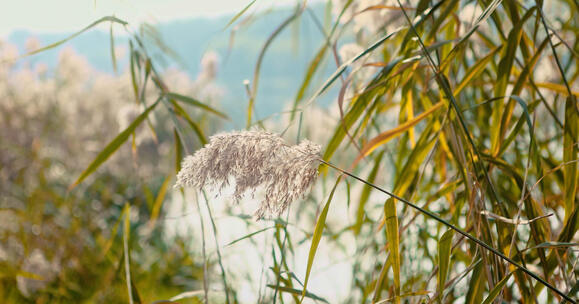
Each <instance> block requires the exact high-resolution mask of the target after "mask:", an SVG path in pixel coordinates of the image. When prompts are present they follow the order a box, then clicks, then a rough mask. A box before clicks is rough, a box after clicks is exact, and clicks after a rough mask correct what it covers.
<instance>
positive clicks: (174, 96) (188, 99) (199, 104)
mask: <svg viewBox="0 0 579 304" xmlns="http://www.w3.org/2000/svg"><path fill="white" fill-rule="evenodd" d="M165 95H166V96H167V97H168V98H170V99H176V100H179V101H182V102H185V103H187V104H189V105H192V106H194V107H198V108H201V109H203V110H205V111H208V112H210V113H213V114H215V115H217V116H219V117H221V118H224V119H229V116H227V115H226V114H224V113H222V112H220V111H217V110H215V109H214V108H212V107H210V106H208V105H206V104H204V103H202V102H200V101H198V100H196V99H194V98H191V97H189V96H185V95H181V94H177V93H167V94H165Z"/></svg>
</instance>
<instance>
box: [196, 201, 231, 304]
mask: <svg viewBox="0 0 579 304" xmlns="http://www.w3.org/2000/svg"><path fill="white" fill-rule="evenodd" d="M203 198H204V199H205V205H206V206H207V212H209V219H211V226H213V236H214V239H215V250H216V251H217V262H218V263H219V267H220V268H221V279H222V280H223V287H224V288H225V302H226V303H227V304H229V303H231V302H230V300H229V287H227V278H226V276H225V268H224V267H223V262H222V261H221V251H220V250H219V242H218V241H217V226H216V225H215V221H214V220H213V212H211V207H210V206H209V200H208V199H207V193H205V191H203Z"/></svg>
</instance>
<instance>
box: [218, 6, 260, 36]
mask: <svg viewBox="0 0 579 304" xmlns="http://www.w3.org/2000/svg"><path fill="white" fill-rule="evenodd" d="M255 1H257V0H253V1H251V2H249V4H248V5H246V6H245V7H244V8H243V9H242V10H241V11H240V12H239V13H237V14H236V15H235V16H233V18H231V20H229V22H227V25H225V27H224V28H223V30H225V29H226V28H228V27H229V26H230V25H232V24H233V22H235V21H236V20H237V19H239V17H241V16H243V14H244V13H245V12H246V11H247V10H248V9H249V8H250V7H251V6H252V5H253V4H254V3H255Z"/></svg>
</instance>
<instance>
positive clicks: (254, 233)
mask: <svg viewBox="0 0 579 304" xmlns="http://www.w3.org/2000/svg"><path fill="white" fill-rule="evenodd" d="M273 228H275V226H271V227H265V228H263V229H259V230H257V231H254V232H252V233H250V234H247V235H244V236H242V237H240V238H238V239H235V240H233V241H231V242H229V243H227V244H226V245H225V247H227V246H231V245H233V244H235V243H237V242H241V241H243V240H245V239H249V238H251V237H253V236H254V235H256V234H260V233H262V232H264V231H267V230H269V229H273Z"/></svg>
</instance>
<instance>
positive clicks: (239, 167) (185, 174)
mask: <svg viewBox="0 0 579 304" xmlns="http://www.w3.org/2000/svg"><path fill="white" fill-rule="evenodd" d="M320 150H321V147H320V145H318V144H315V143H313V142H311V141H309V140H304V141H302V142H301V143H300V144H299V145H294V146H290V145H287V144H286V143H285V142H284V140H283V139H282V138H281V137H280V136H279V135H277V134H273V133H268V132H263V131H235V132H230V133H221V134H217V135H214V136H212V137H211V138H210V140H209V143H208V144H207V145H206V146H205V147H203V148H201V149H199V150H198V151H197V152H195V154H193V155H190V156H187V157H186V158H185V159H184V160H183V163H182V169H181V171H179V173H178V174H177V184H176V186H184V187H192V188H195V189H201V188H203V187H205V186H210V187H213V188H217V189H218V190H222V189H223V188H224V187H226V186H227V185H229V180H230V178H233V179H234V180H235V192H234V194H233V196H234V198H235V199H236V200H239V199H241V198H242V197H243V196H244V195H245V194H246V193H247V192H250V193H251V194H252V195H253V194H254V193H255V190H256V189H257V188H258V187H263V188H264V189H265V196H264V198H263V200H262V201H261V203H260V207H259V208H258V210H257V211H256V212H255V216H256V217H257V218H263V217H266V216H267V217H270V216H279V215H280V214H281V213H282V212H283V211H285V210H286V209H287V207H288V206H289V205H290V204H291V203H292V202H293V201H295V200H296V199H298V198H300V197H303V196H304V195H305V194H306V193H307V191H308V190H309V189H310V187H311V186H312V185H313V183H314V181H315V180H316V177H317V176H318V170H317V168H318V165H319V158H320Z"/></svg>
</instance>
